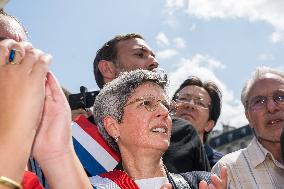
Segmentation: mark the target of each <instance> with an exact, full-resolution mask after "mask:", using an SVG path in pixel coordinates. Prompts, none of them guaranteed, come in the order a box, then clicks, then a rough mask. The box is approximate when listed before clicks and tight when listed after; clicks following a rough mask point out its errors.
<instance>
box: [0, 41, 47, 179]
mask: <svg viewBox="0 0 284 189" xmlns="http://www.w3.org/2000/svg"><path fill="white" fill-rule="evenodd" d="M10 53H12V55H13V57H14V58H11V57H10V58H9V55H10ZM50 62H51V56H50V55H48V54H45V53H43V52H42V51H40V50H38V49H34V48H33V47H32V45H31V44H30V43H27V42H21V43H17V42H15V41H14V40H11V39H8V40H3V41H1V42H0V91H1V92H0V111H1V114H0V122H1V123H0V149H1V156H0V162H4V163H2V164H0V175H5V176H7V177H9V178H14V179H15V180H16V181H20V180H21V176H19V177H18V178H15V176H16V175H21V173H22V172H23V171H24V168H25V165H26V163H27V159H28V156H29V154H30V150H31V146H32V143H33V140H34V136H35V133H36V130H37V126H38V124H39V121H40V119H41V114H42V110H43V104H44V96H45V78H46V74H47V71H48V65H49V64H50ZM15 152H16V155H13V154H15ZM2 171H4V172H5V173H2ZM19 173H20V174H19Z"/></svg>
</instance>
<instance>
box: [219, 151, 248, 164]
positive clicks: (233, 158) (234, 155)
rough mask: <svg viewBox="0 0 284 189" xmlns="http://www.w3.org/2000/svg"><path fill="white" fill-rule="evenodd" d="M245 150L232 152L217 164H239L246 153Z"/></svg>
mask: <svg viewBox="0 0 284 189" xmlns="http://www.w3.org/2000/svg"><path fill="white" fill-rule="evenodd" d="M244 150H245V149H241V150H237V151H235V152H231V153H229V154H227V155H224V156H223V157H222V158H221V159H220V160H219V161H218V162H217V164H222V165H228V164H234V163H236V162H238V160H239V158H240V157H241V156H242V154H243V153H244Z"/></svg>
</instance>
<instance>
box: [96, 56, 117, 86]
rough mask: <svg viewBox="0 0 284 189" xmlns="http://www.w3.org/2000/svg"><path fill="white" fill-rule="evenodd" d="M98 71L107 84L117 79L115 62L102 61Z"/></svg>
mask: <svg viewBox="0 0 284 189" xmlns="http://www.w3.org/2000/svg"><path fill="white" fill-rule="evenodd" d="M98 69H99V70H100V72H101V74H102V76H103V78H104V82H105V83H108V82H110V81H112V80H113V79H115V78H116V67H115V65H114V63H113V62H111V61H107V60H101V61H100V62H99V64H98Z"/></svg>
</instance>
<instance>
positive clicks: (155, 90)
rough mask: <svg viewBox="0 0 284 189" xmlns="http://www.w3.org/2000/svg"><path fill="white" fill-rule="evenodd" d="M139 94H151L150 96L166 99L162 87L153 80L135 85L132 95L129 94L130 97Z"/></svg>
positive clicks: (139, 95) (138, 95) (135, 96)
mask: <svg viewBox="0 0 284 189" xmlns="http://www.w3.org/2000/svg"><path fill="white" fill-rule="evenodd" d="M141 96H152V97H159V98H163V99H166V98H167V95H166V92H165V91H164V89H162V88H161V87H160V86H159V85H158V84H156V83H153V82H146V83H143V84H142V85H140V86H139V87H137V88H136V89H135V90H134V91H133V93H132V95H131V96H130V99H133V98H137V97H141Z"/></svg>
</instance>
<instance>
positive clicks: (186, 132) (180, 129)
mask: <svg viewBox="0 0 284 189" xmlns="http://www.w3.org/2000/svg"><path fill="white" fill-rule="evenodd" d="M172 123H173V127H172V136H171V142H175V141H180V140H184V139H186V140H192V139H195V138H196V139H199V137H198V134H197V132H196V130H195V129H194V127H193V126H192V125H191V124H190V122H188V121H186V120H184V119H181V118H177V117H172Z"/></svg>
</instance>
